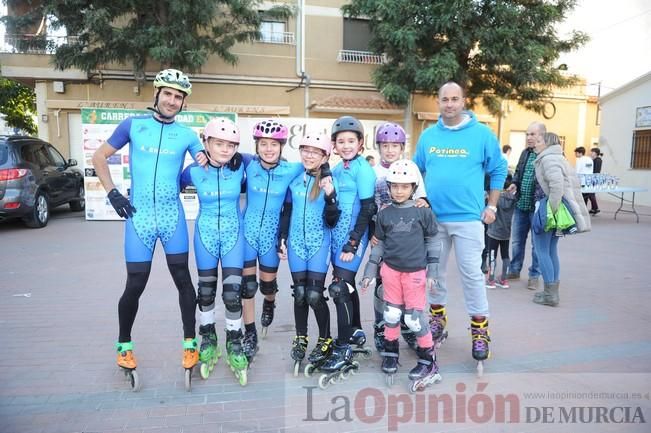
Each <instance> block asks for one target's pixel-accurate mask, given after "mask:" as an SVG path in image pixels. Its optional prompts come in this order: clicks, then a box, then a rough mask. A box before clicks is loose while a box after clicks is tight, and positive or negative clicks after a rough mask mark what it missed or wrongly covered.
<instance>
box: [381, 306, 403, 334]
mask: <svg viewBox="0 0 651 433" xmlns="http://www.w3.org/2000/svg"><path fill="white" fill-rule="evenodd" d="M400 316H402V310H401V309H400V308H398V307H395V306H393V305H389V304H387V305H385V306H384V316H383V317H384V324H385V326H388V327H389V328H397V327H398V326H399V325H400Z"/></svg>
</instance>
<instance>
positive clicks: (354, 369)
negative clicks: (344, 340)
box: [350, 361, 359, 375]
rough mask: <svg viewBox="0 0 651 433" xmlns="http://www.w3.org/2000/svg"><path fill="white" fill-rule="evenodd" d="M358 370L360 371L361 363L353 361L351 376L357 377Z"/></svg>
mask: <svg viewBox="0 0 651 433" xmlns="http://www.w3.org/2000/svg"><path fill="white" fill-rule="evenodd" d="M357 370H359V362H357V361H353V364H352V366H351V368H350V374H352V375H355V374H357Z"/></svg>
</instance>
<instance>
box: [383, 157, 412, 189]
mask: <svg viewBox="0 0 651 433" xmlns="http://www.w3.org/2000/svg"><path fill="white" fill-rule="evenodd" d="M418 175H419V170H418V167H417V166H416V164H415V163H414V162H413V161H411V160H409V159H399V160H398V161H395V162H393V163H392V164H391V165H390V166H389V174H387V182H389V183H413V184H415V185H416V186H418V180H419V176H418Z"/></svg>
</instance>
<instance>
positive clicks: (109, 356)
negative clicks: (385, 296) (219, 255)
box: [0, 201, 651, 433]
mask: <svg viewBox="0 0 651 433" xmlns="http://www.w3.org/2000/svg"><path fill="white" fill-rule="evenodd" d="M601 205H602V206H603V210H602V213H601V214H600V215H599V216H597V217H594V218H593V231H592V232H591V233H590V234H583V235H579V236H574V237H569V238H565V239H562V240H561V241H560V254H561V262H562V271H561V304H560V306H559V307H558V308H548V307H542V306H539V305H535V304H533V303H532V302H531V298H532V292H531V291H529V290H527V289H526V287H525V285H526V279H525V280H520V281H516V282H513V284H512V287H511V288H510V289H508V290H505V289H495V290H489V299H490V304H491V313H492V318H491V326H490V329H491V335H492V338H493V342H492V345H491V349H492V352H493V354H492V358H491V359H490V360H489V361H487V362H486V364H485V375H484V377H483V378H481V379H477V378H476V376H475V363H474V361H472V359H471V357H470V337H469V333H468V330H467V327H468V321H467V318H466V315H465V313H464V306H463V302H462V295H461V290H460V288H459V284H458V281H459V280H458V274H457V272H456V270H455V266H454V263H451V264H450V265H451V266H450V277H449V278H450V283H451V287H450V291H451V297H450V304H449V306H448V313H449V327H448V330H449V332H450V338H449V339H448V340H447V341H446V342H445V344H444V345H443V347H442V348H441V349H440V350H439V353H438V358H439V364H440V367H441V374H442V376H443V381H442V382H441V383H440V384H437V385H434V386H432V387H430V388H428V390H427V391H426V392H425V393H421V394H418V395H417V396H413V395H410V394H409V393H408V392H407V387H408V381H407V379H406V373H407V371H408V370H409V369H411V367H412V366H413V365H414V364H415V360H416V358H415V355H414V354H413V353H412V352H410V351H409V349H408V348H407V347H406V346H405V345H404V344H403V345H402V347H401V350H402V352H401V364H402V367H401V369H400V372H399V374H398V376H396V383H395V384H394V385H393V387H392V388H390V389H388V388H387V387H386V385H385V383H384V377H383V375H382V373H381V371H380V368H379V363H380V358H379V356H378V355H377V354H376V353H374V354H373V357H372V359H370V360H361V361H360V363H361V368H360V374H358V375H356V376H353V377H351V378H350V379H349V380H347V381H346V382H344V383H339V384H336V385H333V386H332V387H330V388H329V389H328V390H327V391H320V390H319V389H317V388H315V387H316V384H317V379H316V378H311V379H306V378H304V377H299V378H294V377H292V375H291V371H292V366H293V365H292V361H291V359H290V358H289V348H290V344H291V337H292V336H293V314H292V298H291V296H290V294H289V293H290V292H289V278H288V273H287V269H286V267H285V266H284V265H283V267H282V272H281V277H280V279H279V285H280V287H281V292H280V296H279V299H280V302H279V305H278V308H277V309H276V320H275V322H274V324H273V325H272V327H271V328H270V332H269V335H268V337H267V339H265V340H262V341H261V350H260V353H259V355H258V357H257V359H256V361H255V363H254V364H253V366H252V368H251V370H250V372H249V384H248V385H247V386H246V387H241V386H239V384H237V382H236V380H235V379H234V377H233V375H232V374H231V372H230V371H229V370H228V369H227V368H226V367H225V364H224V363H223V362H222V360H220V362H219V364H218V365H217V367H216V369H215V371H214V373H213V376H211V377H210V379H208V380H206V381H203V380H201V378H200V377H199V375H198V373H196V374H195V376H194V382H193V389H192V392H190V393H188V392H186V391H185V390H184V386H183V369H182V368H181V366H180V357H181V338H182V330H181V322H180V314H179V310H178V303H177V296H176V290H175V288H174V286H173V284H172V281H171V277H170V276H169V274H168V271H167V268H166V265H165V261H164V257H163V255H162V248H160V246H159V247H158V251H157V254H156V257H155V259H154V266H153V270H152V274H151V278H150V281H149V284H148V286H147V290H146V291H145V294H144V295H143V297H142V301H141V303H140V311H139V313H138V318H137V320H136V324H135V327H134V331H133V336H134V341H135V344H136V349H135V351H136V355H137V357H138V360H139V367H138V372H139V374H140V377H141V379H142V382H143V385H142V389H141V391H140V392H138V393H133V392H131V390H130V389H129V386H128V384H127V382H126V381H125V379H124V375H123V374H122V373H121V372H120V371H119V370H118V368H117V367H116V366H115V353H114V346H113V345H114V341H115V338H116V336H117V300H118V298H119V296H120V295H121V292H122V289H123V286H124V279H125V269H124V263H123V260H122V223H119V222H87V221H84V220H83V216H82V215H80V214H79V213H76V214H71V213H69V212H67V210H66V211H58V212H57V211H55V215H54V219H53V220H51V222H50V224H49V225H48V227H46V228H45V229H42V230H31V229H26V228H24V227H23V226H22V225H21V224H20V223H8V224H2V225H0V245H1V247H2V248H1V255H0V330H1V331H0V347H1V348H2V357H1V358H0V432H2V433H5V432H6V433H27V432H34V433H37V432H38V433H46V432H47V433H55V432H62V433H64V432H65V433H74V432H85V433H90V432H129V433H135V432H138V433H168V432H169V433H195V432H263V431H265V432H311V433H318V432H353V431H355V432H357V431H366V432H384V431H387V430H390V431H405V432H410V433H411V432H420V431H423V432H425V431H427V432H433V431H464V432H476V431H482V432H484V431H509V432H510V431H513V432H516V431H526V432H530V431H536V432H538V431H540V432H559V431H567V432H576V431H586V432H588V431H590V432H593V431H612V432H620V431H640V432H648V431H650V430H651V427H649V423H651V401H650V400H649V398H650V397H649V392H650V391H651V362H650V361H649V359H650V358H651V332H650V331H649V329H650V327H649V311H648V310H649V309H648V304H649V294H650V291H651V278H649V276H648V274H647V271H648V270H649V268H650V265H649V263H650V261H649V257H651V242H650V241H651V209H650V208H643V207H640V208H639V211H640V212H641V213H643V215H642V216H641V217H640V223H639V224H636V223H635V218H634V216H632V215H619V216H618V219H617V220H616V221H614V220H613V218H612V215H613V210H614V209H615V207H613V205H612V203H608V202H605V201H604V202H602V203H601ZM192 225H193V224H190V226H192ZM191 260H192V262H193V261H194V259H193V258H192V259H191ZM527 260H529V257H527ZM192 265H193V266H192V274H193V278H194V280H195V281H196V272H195V270H194V263H193V264H192ZM260 304H261V299H258V314H259V311H260ZM331 311H332V317H333V321H334V318H335V317H336V316H335V314H334V308H333V307H332V306H331ZM218 315H219V317H223V307H218ZM362 317H363V318H364V319H366V320H364V322H363V324H364V328H365V330H366V333H367V335H368V336H369V337H371V336H372V323H371V319H372V317H373V315H372V294H371V293H368V294H367V295H365V296H363V298H362ZM310 327H311V330H310V331H311V332H312V331H314V330H315V328H316V324H315V322H314V320H313V316H312V315H311V316H310ZM332 329H333V331H334V330H335V329H336V328H335V324H334V323H333V324H332ZM223 335H224V333H223V331H221V332H220V343H222V344H223ZM315 339H316V338H315V337H314V336H312V338H311V341H310V350H311V348H312V346H313V344H314V341H315ZM371 346H372V344H371ZM581 407H588V409H587V410H586V409H581ZM590 408H593V409H590Z"/></svg>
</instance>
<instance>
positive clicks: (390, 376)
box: [386, 374, 393, 388]
mask: <svg viewBox="0 0 651 433" xmlns="http://www.w3.org/2000/svg"><path fill="white" fill-rule="evenodd" d="M386 381H387V386H388V387H389V388H391V387H392V386H393V374H387V375H386Z"/></svg>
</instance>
